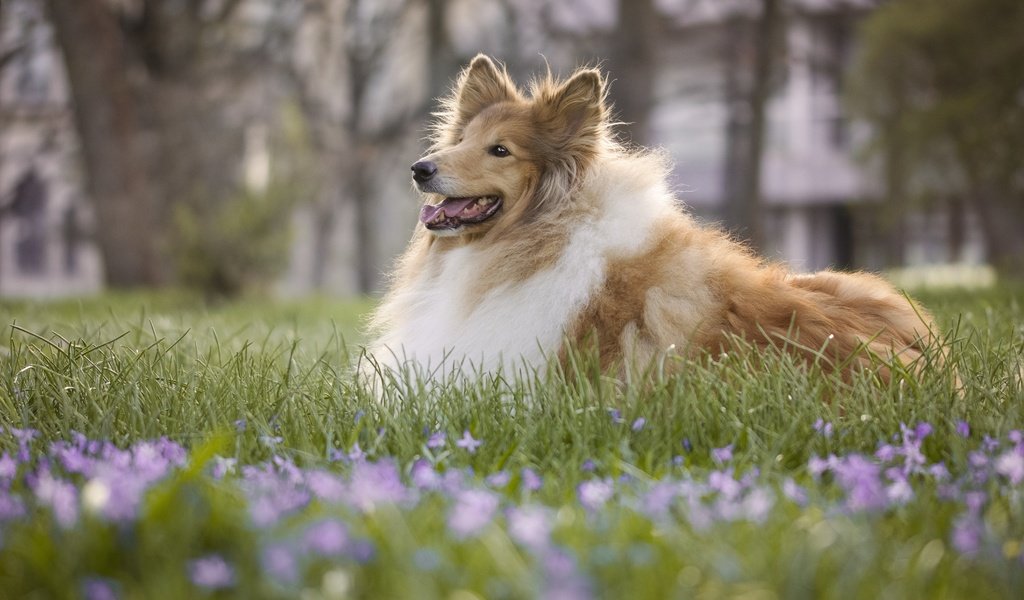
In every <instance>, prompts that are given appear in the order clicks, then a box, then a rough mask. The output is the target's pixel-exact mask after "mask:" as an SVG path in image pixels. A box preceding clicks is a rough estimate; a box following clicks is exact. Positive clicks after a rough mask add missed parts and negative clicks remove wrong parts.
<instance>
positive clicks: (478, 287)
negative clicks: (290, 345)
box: [370, 55, 935, 378]
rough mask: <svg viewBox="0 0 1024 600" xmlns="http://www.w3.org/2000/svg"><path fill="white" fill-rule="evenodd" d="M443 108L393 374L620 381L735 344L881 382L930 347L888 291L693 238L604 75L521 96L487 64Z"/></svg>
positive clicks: (383, 310) (378, 327)
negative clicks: (617, 123)
mask: <svg viewBox="0 0 1024 600" xmlns="http://www.w3.org/2000/svg"><path fill="white" fill-rule="evenodd" d="M442 102H443V103H442V107H441V110H440V112H438V113H437V117H438V118H437V121H436V123H435V126H434V129H433V131H432V136H431V141H432V146H431V147H430V148H429V150H428V154H427V155H426V156H424V157H423V158H421V159H420V160H418V161H416V163H415V164H413V165H412V179H413V182H414V186H415V188H416V189H418V191H419V192H420V193H421V194H422V196H423V198H424V204H423V205H422V207H421V209H420V213H419V221H420V222H419V224H418V225H417V227H416V230H415V233H414V234H413V237H412V240H411V242H410V244H409V246H408V249H407V250H406V251H405V253H404V255H403V256H402V257H401V258H400V260H399V262H398V264H397V268H396V270H395V273H394V274H393V277H392V281H391V285H390V289H389V291H388V292H387V294H386V296H385V297H384V299H383V301H382V303H381V304H380V305H379V307H378V308H377V310H376V311H375V312H374V314H373V315H372V318H371V327H372V330H373V331H374V332H375V335H376V340H375V342H374V343H373V344H372V346H371V349H370V352H371V354H373V355H374V356H375V357H376V360H377V361H379V363H380V364H381V365H383V366H386V367H388V368H392V369H402V368H405V367H413V368H415V369H416V370H417V371H419V372H422V373H429V374H433V375H435V376H436V375H437V374H438V373H441V374H448V373H451V372H462V373H464V374H466V373H470V372H492V371H498V370H511V369H518V368H523V367H527V368H533V369H540V368H543V367H544V365H545V364H549V361H551V360H552V359H559V358H561V359H562V360H564V358H565V356H566V351H567V349H568V348H569V347H571V346H572V345H574V344H575V345H580V346H581V347H583V346H585V347H590V348H593V349H594V350H596V353H597V356H598V357H599V360H600V364H601V367H602V368H603V369H605V370H609V371H615V370H622V369H627V368H631V367H638V368H642V367H643V366H644V365H648V364H650V363H651V361H653V360H655V359H657V358H658V357H659V356H664V355H665V353H666V352H671V353H675V354H678V355H683V356H699V355H701V354H705V355H710V356H716V355H718V354H719V353H721V352H725V351H728V350H729V349H730V348H734V347H735V346H736V345H737V344H740V343H741V344H746V345H748V346H752V347H754V348H761V349H763V348H768V347H776V348H780V349H782V350H784V351H786V352H794V353H796V354H798V355H799V356H800V357H802V359H804V360H806V361H808V362H812V361H813V362H817V363H819V364H821V365H822V366H823V368H825V369H827V370H830V371H836V372H840V373H843V374H849V373H851V372H852V371H853V370H855V369H862V368H865V367H870V366H874V368H875V369H876V370H877V371H878V372H879V373H880V374H881V375H882V377H883V378H887V377H888V376H889V370H888V368H887V367H886V366H885V365H884V364H882V363H884V361H878V360H875V359H876V358H878V357H881V358H883V359H888V360H890V361H891V360H892V359H895V360H899V361H901V362H903V363H906V364H910V363H913V362H914V361H915V360H917V359H918V357H920V356H921V355H922V353H923V352H924V350H925V348H926V347H927V346H928V345H929V344H931V343H932V341H933V338H934V336H935V333H934V325H933V322H932V318H931V317H930V316H929V315H928V313H927V312H925V311H924V310H923V309H922V308H921V307H919V306H917V305H916V304H915V303H914V302H912V301H911V300H909V299H908V298H907V297H905V296H903V295H901V294H900V293H899V292H897V291H896V290H895V289H894V288H893V287H892V286H891V285H890V284H888V283H887V282H885V281H884V280H882V279H881V278H879V277H877V276H874V275H870V274H867V273H839V272H831V271H824V272H819V273H814V274H794V273H791V272H789V271H787V270H786V269H785V268H783V267H782V266H780V265H777V264H772V263H769V262H766V261H764V260H762V259H759V258H758V257H756V256H755V255H754V254H753V253H752V252H751V251H750V250H749V249H748V248H746V247H745V246H744V245H742V244H740V243H738V242H736V241H733V240H732V239H730V237H729V236H728V235H727V234H725V233H723V232H722V231H719V230H716V229H713V228H708V227H704V226H701V225H698V224H697V223H696V222H695V220H694V219H693V218H692V217H691V216H689V215H688V214H687V213H686V212H685V211H684V210H683V209H682V208H681V205H680V203H679V201H678V200H677V199H676V198H675V196H674V195H673V193H672V192H671V190H670V189H669V187H668V185H667V184H666V180H667V177H666V176H667V174H668V171H669V166H668V161H667V159H666V158H665V157H664V156H663V154H660V153H657V152H651V151H641V150H636V149H627V148H625V147H624V146H623V145H622V144H620V143H618V142H617V141H616V139H615V137H614V135H613V132H612V123H611V120H610V114H609V113H610V108H609V105H608V102H607V82H606V79H605V78H604V76H603V75H602V73H601V72H599V71H598V70H595V69H580V70H577V71H576V72H575V73H574V74H573V75H572V76H570V77H569V78H568V79H565V80H561V81H560V80H557V79H555V78H554V77H553V76H552V75H551V74H550V72H549V73H548V74H547V75H546V76H542V77H540V78H538V79H536V80H535V81H533V82H532V83H531V85H530V86H529V90H528V91H524V90H520V89H519V88H517V87H516V85H515V84H514V83H513V82H512V80H511V79H510V77H509V76H508V74H507V72H506V71H505V69H504V67H501V66H499V65H497V64H496V63H494V62H493V61H492V60H491V59H489V58H488V57H486V56H484V55H478V56H477V57H476V58H474V59H473V61H472V62H471V63H470V65H469V66H468V67H466V68H465V69H464V70H463V71H462V73H461V75H460V76H459V78H458V81H457V83H456V85H455V87H454V89H453V92H452V94H451V96H450V97H449V98H447V99H445V100H443V101H442ZM676 362H679V363H682V362H685V361H676Z"/></svg>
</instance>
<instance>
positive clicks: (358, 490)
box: [349, 460, 408, 511]
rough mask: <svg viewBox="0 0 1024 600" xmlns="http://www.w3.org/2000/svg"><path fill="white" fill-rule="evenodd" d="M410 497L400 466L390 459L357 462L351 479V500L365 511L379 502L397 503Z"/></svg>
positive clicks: (371, 508)
mask: <svg viewBox="0 0 1024 600" xmlns="http://www.w3.org/2000/svg"><path fill="white" fill-rule="evenodd" d="M407 498H408V490H406V488H405V486H404V485H403V484H402V480H401V477H399V474H398V467H396V466H395V463H394V462H392V461H390V460H381V461H378V462H376V463H369V462H360V463H356V464H355V466H354V467H353V469H352V478H351V479H350V480H349V501H350V502H351V503H352V505H353V506H355V507H357V508H359V509H360V510H363V511H370V510H373V509H374V508H375V507H376V506H377V505H378V504H397V503H400V502H404V501H405V500H406V499H407Z"/></svg>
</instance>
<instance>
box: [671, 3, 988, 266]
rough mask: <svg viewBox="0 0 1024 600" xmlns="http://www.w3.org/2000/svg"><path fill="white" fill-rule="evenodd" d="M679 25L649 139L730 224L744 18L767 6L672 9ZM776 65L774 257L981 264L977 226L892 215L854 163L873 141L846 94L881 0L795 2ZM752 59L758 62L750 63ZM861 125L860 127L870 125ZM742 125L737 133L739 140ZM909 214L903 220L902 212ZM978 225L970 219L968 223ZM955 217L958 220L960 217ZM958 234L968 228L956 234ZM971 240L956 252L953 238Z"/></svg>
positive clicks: (709, 209)
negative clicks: (861, 26)
mask: <svg viewBox="0 0 1024 600" xmlns="http://www.w3.org/2000/svg"><path fill="white" fill-rule="evenodd" d="M664 4H666V5H674V6H677V7H678V8H677V10H678V13H677V14H678V15H679V18H678V20H677V21H675V22H673V23H671V24H670V25H669V33H668V34H667V35H665V38H664V40H663V42H664V43H662V44H660V45H659V46H658V57H657V63H658V64H659V65H661V67H660V76H659V77H658V78H657V79H656V84H655V85H656V89H655V97H656V98H657V99H658V102H656V104H655V108H654V114H653V115H652V117H651V134H652V137H653V139H654V141H655V142H656V143H657V144H658V145H661V146H664V147H665V148H667V149H668V150H669V151H670V152H671V154H672V156H673V157H674V158H675V160H676V169H675V171H674V176H675V178H676V179H675V183H676V189H677V190H679V191H680V193H681V197H682V198H683V199H684V201H685V202H686V203H687V204H688V205H689V206H690V207H691V208H692V209H693V210H694V211H695V212H696V213H697V214H698V215H701V216H704V217H705V218H707V219H709V220H721V219H723V218H724V214H723V212H724V211H723V206H724V204H725V202H726V195H727V190H726V187H727V180H728V178H729V177H730V176H732V173H730V162H729V151H730V148H729V145H730V138H731V135H732V134H733V133H735V129H742V128H743V127H746V126H747V125H748V122H749V115H745V114H743V110H744V109H745V108H746V104H745V103H742V102H740V103H736V102H735V99H734V98H732V97H730V96H731V94H732V90H734V89H735V88H737V87H742V85H743V82H742V81H739V82H737V81H736V80H737V79H738V78H739V79H742V74H741V73H740V74H739V75H738V74H737V63H742V62H743V60H744V58H745V57H743V56H742V55H741V54H742V53H743V52H744V51H749V47H747V48H744V46H743V43H742V41H741V40H742V36H743V34H744V30H743V28H744V27H749V24H745V23H744V20H745V19H746V20H749V19H752V18H756V16H757V15H756V14H754V13H752V12H746V10H744V9H747V10H749V9H750V8H751V7H756V6H757V4H758V3H749V2H747V3H744V2H736V1H730V0H726V1H719V0H697V1H692V0H668V1H666V2H664ZM787 4H788V10H787V16H786V23H785V29H784V32H783V36H782V37H783V39H782V40H781V44H782V49H781V54H782V56H783V57H784V58H783V59H782V60H780V61H778V63H777V64H776V65H775V67H774V74H773V86H772V94H771V99H770V101H769V103H768V106H767V109H766V110H767V111H768V115H767V132H766V136H765V149H764V154H763V162H762V176H761V177H762V178H761V194H762V198H761V200H762V206H763V213H762V217H763V220H764V223H763V226H764V234H765V236H764V237H765V242H766V248H765V251H766V252H767V253H768V254H769V255H772V256H774V257H775V258H780V259H783V260H786V261H787V262H789V263H790V264H791V265H792V266H793V268H795V269H797V270H817V269H823V268H828V267H837V268H866V269H883V268H887V267H891V266H900V265H905V264H909V265H922V264H933V263H947V262H968V263H973V264H977V263H981V262H983V261H984V245H983V243H982V239H981V233H980V230H979V229H978V227H977V225H976V223H974V222H973V221H970V220H969V221H968V222H966V223H963V224H951V223H950V218H951V217H950V214H949V213H947V212H944V211H935V210H920V211H913V210H911V211H905V207H900V210H892V208H893V207H887V206H885V205H884V204H883V203H882V201H881V200H880V199H881V198H882V196H883V189H882V185H881V184H880V183H879V182H878V181H876V180H875V179H874V177H873V175H871V174H870V173H871V169H868V168H865V165H864V164H862V163H861V162H860V161H859V160H858V158H857V156H856V154H857V152H858V149H860V148H862V147H863V145H864V141H865V138H866V134H867V132H866V131H864V130H863V129H858V126H857V124H856V123H851V121H850V120H849V119H848V118H847V116H846V111H845V110H844V107H843V93H844V89H843V85H844V81H845V79H846V77H845V75H846V73H847V72H848V70H849V68H850V66H851V61H852V59H853V56H854V51H855V44H856V41H857V39H856V27H857V24H858V22H859V21H860V20H861V19H862V18H864V17H865V16H866V15H867V14H868V13H869V11H870V10H872V9H873V8H874V6H875V5H876V4H877V3H876V2H875V1H874V0H789V1H788V3H787ZM746 58H747V60H748V61H749V57H746ZM861 127H863V126H861ZM731 128H734V131H732V132H731V131H730V129H731ZM904 213H906V214H904ZM968 217H969V215H968ZM952 218H956V217H952ZM953 225H960V227H953ZM954 229H957V230H959V229H962V230H963V238H964V239H962V240H957V242H956V243H951V240H950V237H951V235H956V234H955V233H954V234H951V233H950V232H951V230H954Z"/></svg>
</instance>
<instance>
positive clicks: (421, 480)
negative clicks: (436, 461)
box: [409, 458, 441, 490]
mask: <svg viewBox="0 0 1024 600" xmlns="http://www.w3.org/2000/svg"><path fill="white" fill-rule="evenodd" d="M409 477H410V478H411V479H412V483H413V485H415V486H416V487H418V488H419V489H421V490H433V489H437V488H438V487H440V485H441V476H440V475H438V474H437V471H436V470H434V467H433V465H431V464H430V463H429V462H427V461H426V460H425V459H422V458H421V459H419V460H417V461H416V462H415V463H413V465H412V469H411V470H410V471H409Z"/></svg>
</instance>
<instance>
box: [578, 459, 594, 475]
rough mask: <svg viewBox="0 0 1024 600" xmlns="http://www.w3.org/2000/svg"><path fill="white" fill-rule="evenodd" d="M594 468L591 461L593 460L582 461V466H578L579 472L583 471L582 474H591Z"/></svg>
mask: <svg viewBox="0 0 1024 600" xmlns="http://www.w3.org/2000/svg"><path fill="white" fill-rule="evenodd" d="M596 468H597V464H596V463H595V462H594V461H593V459H590V458H588V459H587V460H585V461H583V464H582V465H580V470H581V471H583V472H584V473H593V472H594V469H596Z"/></svg>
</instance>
